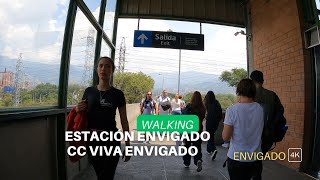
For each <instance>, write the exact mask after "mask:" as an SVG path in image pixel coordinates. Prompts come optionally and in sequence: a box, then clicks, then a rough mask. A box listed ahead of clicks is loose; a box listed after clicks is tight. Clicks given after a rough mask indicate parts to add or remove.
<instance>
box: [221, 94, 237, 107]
mask: <svg viewBox="0 0 320 180" xmlns="http://www.w3.org/2000/svg"><path fill="white" fill-rule="evenodd" d="M216 99H217V100H218V101H219V102H220V104H221V108H222V110H226V109H227V108H228V107H230V106H232V105H233V104H235V103H237V97H236V96H235V95H233V94H216Z"/></svg>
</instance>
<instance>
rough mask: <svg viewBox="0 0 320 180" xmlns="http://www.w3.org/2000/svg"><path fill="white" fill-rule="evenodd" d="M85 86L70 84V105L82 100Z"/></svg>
mask: <svg viewBox="0 0 320 180" xmlns="http://www.w3.org/2000/svg"><path fill="white" fill-rule="evenodd" d="M84 90H85V87H83V86H81V85H80V84H70V85H69V86H68V100H67V102H68V105H75V104H77V103H78V102H80V101H81V98H82V96H83V93H84Z"/></svg>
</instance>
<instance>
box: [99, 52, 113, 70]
mask: <svg viewBox="0 0 320 180" xmlns="http://www.w3.org/2000/svg"><path fill="white" fill-rule="evenodd" d="M102 59H106V60H108V61H109V62H110V63H111V65H112V72H114V70H115V68H116V67H115V65H114V61H113V59H111V58H110V57H108V56H102V57H100V58H99V59H98V63H97V64H99V62H100V61H101V60H102Z"/></svg>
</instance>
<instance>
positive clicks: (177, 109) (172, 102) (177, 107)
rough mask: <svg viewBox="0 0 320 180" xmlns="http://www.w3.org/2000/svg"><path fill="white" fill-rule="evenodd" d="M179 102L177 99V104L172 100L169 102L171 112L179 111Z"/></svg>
mask: <svg viewBox="0 0 320 180" xmlns="http://www.w3.org/2000/svg"><path fill="white" fill-rule="evenodd" d="M181 103H182V102H181V100H180V99H178V102H176V99H172V101H171V108H172V111H181Z"/></svg>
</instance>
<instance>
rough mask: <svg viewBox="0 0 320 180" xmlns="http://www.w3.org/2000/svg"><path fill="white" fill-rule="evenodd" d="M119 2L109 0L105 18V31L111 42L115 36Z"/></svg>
mask: <svg viewBox="0 0 320 180" xmlns="http://www.w3.org/2000/svg"><path fill="white" fill-rule="evenodd" d="M116 4H117V0H107V8H106V14H105V16H104V23H103V30H104V31H105V32H106V34H107V36H108V37H109V39H110V40H112V35H113V25H114V16H115V11H116Z"/></svg>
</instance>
